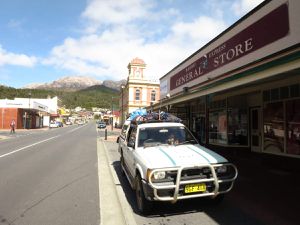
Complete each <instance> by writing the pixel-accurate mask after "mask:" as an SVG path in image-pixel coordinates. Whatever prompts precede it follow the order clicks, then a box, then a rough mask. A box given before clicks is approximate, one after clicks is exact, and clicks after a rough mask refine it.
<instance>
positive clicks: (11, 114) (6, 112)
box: [0, 108, 22, 129]
mask: <svg viewBox="0 0 300 225" xmlns="http://www.w3.org/2000/svg"><path fill="white" fill-rule="evenodd" d="M13 119H14V120H15V122H16V124H17V126H16V127H17V128H19V126H18V124H19V123H20V117H19V116H18V109H17V108H0V129H10V122H11V121H12V120H13ZM21 123H22V115H21Z"/></svg>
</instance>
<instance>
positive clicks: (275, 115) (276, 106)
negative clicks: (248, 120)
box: [263, 102, 284, 153]
mask: <svg viewBox="0 0 300 225" xmlns="http://www.w3.org/2000/svg"><path fill="white" fill-rule="evenodd" d="M263 117H264V151H266V152H272V153H283V152H284V118H283V102H274V103H268V104H265V107H264V111H263Z"/></svg>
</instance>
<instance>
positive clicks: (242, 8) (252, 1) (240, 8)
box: [232, 0, 264, 16]
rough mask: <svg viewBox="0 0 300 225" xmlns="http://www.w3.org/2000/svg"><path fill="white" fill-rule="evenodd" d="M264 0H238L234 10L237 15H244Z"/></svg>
mask: <svg viewBox="0 0 300 225" xmlns="http://www.w3.org/2000/svg"><path fill="white" fill-rule="evenodd" d="M263 1H264V0H238V1H236V2H234V4H233V5H232V10H233V12H234V13H235V15H237V16H242V15H244V14H246V13H247V12H249V11H250V10H252V9H253V8H254V7H256V6H257V5H259V4H260V3H262V2H263Z"/></svg>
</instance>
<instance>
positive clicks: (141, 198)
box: [135, 174, 153, 214]
mask: <svg viewBox="0 0 300 225" xmlns="http://www.w3.org/2000/svg"><path fill="white" fill-rule="evenodd" d="M135 196H136V203H137V208H138V211H139V212H140V213H141V214H148V213H149V212H150V211H151V209H152V205H153V203H152V202H151V201H148V200H147V199H146V197H145V194H144V191H143V185H142V178H141V176H140V175H139V174H138V175H137V176H136V177H135Z"/></svg>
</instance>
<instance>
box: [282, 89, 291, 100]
mask: <svg viewBox="0 0 300 225" xmlns="http://www.w3.org/2000/svg"><path fill="white" fill-rule="evenodd" d="M288 97H289V87H281V88H280V98H281V99H286V98H288Z"/></svg>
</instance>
